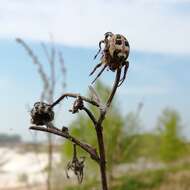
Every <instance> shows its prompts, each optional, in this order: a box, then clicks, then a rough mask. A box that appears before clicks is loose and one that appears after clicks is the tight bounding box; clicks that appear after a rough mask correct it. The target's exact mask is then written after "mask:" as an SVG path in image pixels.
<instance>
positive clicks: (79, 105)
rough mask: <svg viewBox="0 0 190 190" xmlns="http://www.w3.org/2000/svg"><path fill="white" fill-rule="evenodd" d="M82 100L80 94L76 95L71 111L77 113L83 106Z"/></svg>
mask: <svg viewBox="0 0 190 190" xmlns="http://www.w3.org/2000/svg"><path fill="white" fill-rule="evenodd" d="M83 106H84V104H83V100H82V98H81V97H80V96H78V97H77V99H76V100H75V101H74V103H73V108H72V110H70V111H71V112H72V113H77V112H78V110H81V109H82V108H83Z"/></svg>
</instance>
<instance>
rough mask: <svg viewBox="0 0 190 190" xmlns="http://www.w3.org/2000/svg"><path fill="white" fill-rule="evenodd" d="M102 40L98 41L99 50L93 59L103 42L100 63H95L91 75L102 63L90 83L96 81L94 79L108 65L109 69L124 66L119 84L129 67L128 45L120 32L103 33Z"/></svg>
mask: <svg viewBox="0 0 190 190" xmlns="http://www.w3.org/2000/svg"><path fill="white" fill-rule="evenodd" d="M104 36H105V38H104V40H101V41H100V42H99V50H98V52H97V54H96V55H95V56H94V59H96V57H97V56H98V54H99V53H100V52H101V50H102V47H101V45H102V43H104V44H105V46H104V49H103V51H102V56H101V58H100V63H99V64H97V65H96V66H95V67H94V69H93V71H92V72H91V73H90V75H92V74H93V73H94V72H95V71H96V69H97V68H99V67H100V66H102V65H103V68H102V69H101V70H100V72H99V73H98V75H97V76H96V78H95V79H94V80H93V82H92V83H94V82H95V81H96V79H97V78H98V77H99V76H100V75H101V74H102V73H103V71H104V70H105V69H106V67H108V69H110V70H111V71H113V72H114V71H116V70H117V69H119V68H122V67H124V74H123V77H122V78H121V79H120V83H119V85H118V86H120V85H121V84H122V83H123V81H124V80H125V78H126V74H127V70H128V67H129V62H128V61H127V58H128V56H129V51H130V46H129V42H128V40H127V39H126V38H125V37H124V36H123V35H121V34H113V33H112V32H106V33H105V35H104Z"/></svg>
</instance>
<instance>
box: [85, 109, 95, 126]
mask: <svg viewBox="0 0 190 190" xmlns="http://www.w3.org/2000/svg"><path fill="white" fill-rule="evenodd" d="M82 109H83V110H84V111H85V112H86V113H87V114H88V116H89V118H90V119H91V120H92V122H93V123H94V125H96V124H97V121H96V118H95V117H94V115H93V114H92V112H91V111H90V110H89V109H88V108H86V107H85V106H83V108H82Z"/></svg>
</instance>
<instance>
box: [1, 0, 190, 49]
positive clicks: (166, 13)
mask: <svg viewBox="0 0 190 190" xmlns="http://www.w3.org/2000/svg"><path fill="white" fill-rule="evenodd" d="M0 1H1V7H0V28H1V30H0V37H2V38H3V37H8V38H9V37H10V36H11V37H16V36H21V37H27V38H31V39H35V40H48V39H49V33H52V34H53V36H54V38H55V41H57V42H60V43H65V44H67V45H72V46H95V45H97V42H98V41H99V40H100V39H101V38H102V37H103V34H104V33H105V32H106V31H113V32H117V33H123V34H125V35H127V37H128V38H129V41H130V43H131V47H132V48H133V49H136V50H142V51H159V52H174V53H176V52H177V53H190V46H189V43H190V37H189V33H190V24H189V19H190V14H188V15H187V14H186V15H183V14H181V13H180V11H177V12H176V10H178V8H177V7H178V6H177V5H179V4H180V3H189V2H190V1H188V0H182V1H179V0H173V1H172V0H166V1H164V0H161V1H160V0H159V1H158V0H156V1H150V0H140V1H130V0H128V1H123V0H120V1H114V0H112V1H100V0H91V1H88V0H78V1H74V0H54V1H50V0H41V1H37V0H33V1H27V2H26V1H24V0H14V1H13V0H0ZM171 6H172V7H173V6H176V7H175V8H176V10H175V11H174V10H173V9H172V8H171Z"/></svg>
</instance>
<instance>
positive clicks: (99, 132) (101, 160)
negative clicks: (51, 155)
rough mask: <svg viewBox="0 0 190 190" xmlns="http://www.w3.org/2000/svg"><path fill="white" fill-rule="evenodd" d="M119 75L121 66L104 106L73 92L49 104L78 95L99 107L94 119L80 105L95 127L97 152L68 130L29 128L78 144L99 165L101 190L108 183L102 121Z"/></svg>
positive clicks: (90, 113) (87, 110)
mask: <svg viewBox="0 0 190 190" xmlns="http://www.w3.org/2000/svg"><path fill="white" fill-rule="evenodd" d="M120 76H121V68H119V69H118V70H117V73H116V77H115V81H114V84H113V88H112V91H111V93H110V96H109V98H108V100H107V102H106V105H105V107H102V106H100V102H99V101H98V100H97V101H96V100H93V99H89V98H86V97H84V96H80V95H79V94H74V93H65V94H63V95H62V96H61V97H60V98H58V99H57V100H56V101H55V102H54V103H52V104H51V106H50V107H51V108H53V107H54V106H56V105H57V104H59V103H60V102H61V101H62V100H63V99H64V98H66V97H71V98H75V99H76V98H78V97H79V96H80V98H81V99H82V100H83V101H85V102H87V103H90V104H92V105H94V106H96V107H98V108H99V110H100V115H99V118H98V119H97V120H96V118H95V117H94V115H93V114H92V112H91V111H90V110H89V109H88V108H86V107H85V106H83V107H82V110H84V111H85V112H86V113H87V115H88V116H89V118H90V119H91V121H92V122H93V124H94V127H95V131H96V136H97V141H98V150H99V154H98V153H97V151H96V149H95V148H93V147H92V146H91V145H88V144H86V143H83V142H81V141H79V140H78V139H76V138H74V137H73V136H71V135H70V134H69V133H68V132H66V133H65V132H63V131H61V130H59V129H57V128H55V127H47V128H45V127H39V126H32V127H30V129H33V130H39V131H45V132H48V133H52V134H55V135H58V136H62V137H64V138H66V139H68V140H69V141H71V142H73V143H75V144H76V145H78V146H79V147H81V148H82V149H83V150H84V151H86V152H87V153H89V154H90V156H91V158H92V159H93V160H95V161H96V162H97V163H98V164H99V167H100V173H101V183H102V189H103V190H108V184H107V175H106V156H105V144H104V135H103V125H102V123H103V121H104V119H105V115H106V114H107V112H108V110H109V107H110V105H111V103H112V100H113V98H114V95H115V93H116V90H117V88H118V84H119V82H120Z"/></svg>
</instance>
